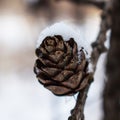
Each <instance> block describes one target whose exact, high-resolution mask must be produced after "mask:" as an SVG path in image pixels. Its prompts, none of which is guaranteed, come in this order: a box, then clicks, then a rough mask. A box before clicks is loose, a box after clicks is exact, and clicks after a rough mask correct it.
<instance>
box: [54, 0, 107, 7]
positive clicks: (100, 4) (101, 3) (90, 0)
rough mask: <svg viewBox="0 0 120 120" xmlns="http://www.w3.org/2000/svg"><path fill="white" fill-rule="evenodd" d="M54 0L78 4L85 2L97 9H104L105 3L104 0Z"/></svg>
mask: <svg viewBox="0 0 120 120" xmlns="http://www.w3.org/2000/svg"><path fill="white" fill-rule="evenodd" d="M55 1H56V2H61V1H67V2H72V3H74V4H77V5H80V4H85V5H87V4H88V5H94V6H96V7H97V8H99V9H104V7H105V5H106V3H107V2H106V1H95V0H55Z"/></svg>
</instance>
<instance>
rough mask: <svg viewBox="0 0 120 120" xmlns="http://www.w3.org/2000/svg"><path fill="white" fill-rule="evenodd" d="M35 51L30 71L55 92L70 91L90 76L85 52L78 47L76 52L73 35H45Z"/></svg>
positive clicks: (65, 93) (80, 86)
mask: <svg viewBox="0 0 120 120" xmlns="http://www.w3.org/2000/svg"><path fill="white" fill-rule="evenodd" d="M78 53H79V55H78ZM36 55H37V57H38V59H37V60H36V62H35V66H34V72H35V74H36V76H37V78H38V80H39V82H40V83H41V84H42V85H44V87H46V88H47V89H49V90H50V91H52V92H53V93H54V94H55V95H59V96H60V95H61V96H62V95H73V94H75V93H76V92H78V91H80V90H83V89H84V88H85V87H86V86H87V85H88V82H89V79H92V77H91V75H90V74H89V73H87V67H88V61H87V60H86V57H85V53H84V51H83V49H82V48H81V50H80V51H79V52H78V48H77V44H76V42H75V41H74V39H73V38H70V40H68V41H64V40H63V38H62V37H61V36H60V35H56V36H53V37H50V36H49V37H46V38H45V39H44V40H43V42H42V43H41V45H40V46H39V47H38V48H37V49H36Z"/></svg>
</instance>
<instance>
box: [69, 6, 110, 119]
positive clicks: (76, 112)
mask: <svg viewBox="0 0 120 120" xmlns="http://www.w3.org/2000/svg"><path fill="white" fill-rule="evenodd" d="M110 11H111V9H110V6H109V5H106V7H105V9H104V11H103V13H102V15H101V26H100V31H99V34H98V37H97V39H96V41H95V42H93V43H92V48H93V51H92V54H91V62H92V64H93V74H94V73H95V70H96V65H97V62H98V59H99V57H100V55H101V54H102V53H103V52H105V51H106V47H105V46H104V42H105V41H106V32H107V31H108V29H109V28H110V26H111V16H110ZM90 85H91V82H90V83H89V84H88V86H87V87H86V88H85V89H84V90H83V91H82V92H79V94H78V97H77V102H76V105H75V107H74V109H73V110H72V112H71V116H70V117H69V118H68V120H84V107H85V102H86V98H87V93H88V91H89V87H90Z"/></svg>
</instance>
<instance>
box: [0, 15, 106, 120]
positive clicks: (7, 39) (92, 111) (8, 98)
mask: <svg viewBox="0 0 120 120" xmlns="http://www.w3.org/2000/svg"><path fill="white" fill-rule="evenodd" d="M3 18H4V19H5V17H2V18H1V19H0V29H1V28H4V29H3V30H2V34H0V47H1V50H2V52H1V56H2V57H1V58H0V59H1V60H0V62H1V63H0V120H67V117H68V116H69V115H70V113H69V112H70V110H71V109H72V108H73V107H74V104H75V99H74V97H56V96H54V95H53V94H52V93H51V92H50V91H48V90H46V89H45V88H43V87H42V85H40V84H39V83H38V81H37V79H36V77H35V74H34V73H33V68H32V67H33V65H34V60H35V55H34V52H33V54H32V53H31V54H29V55H28V54H26V53H24V50H23V48H25V47H26V48H27V47H29V48H30V47H32V48H35V42H36V41H32V40H33V38H35V37H33V36H32V35H31V34H32V32H33V31H32V32H31V31H29V27H28V26H26V24H24V23H25V21H23V20H22V21H21V19H20V18H15V19H14V16H13V17H12V16H11V17H10V19H14V21H16V22H17V23H16V24H15V22H14V23H12V20H11V22H10V21H7V23H8V24H7V26H6V22H4V21H5V20H8V18H7V19H5V20H3ZM99 22H100V21H99V18H98V17H96V16H95V17H93V18H92V19H88V20H87V21H86V23H85V24H83V25H82V27H80V32H81V39H84V40H89V43H91V42H92V41H94V40H95V38H96V36H97V33H98V29H99ZM9 25H12V26H9ZM14 25H15V26H14ZM10 27H12V28H13V29H9V28H10ZM31 29H32V28H31ZM26 31H27V32H26ZM3 32H4V33H3ZM10 32H11V33H10ZM0 33H1V32H0ZM16 34H17V35H16ZM29 35H30V36H29ZM15 40H17V41H16V42H15ZM2 45H4V48H3V47H2ZM17 48H18V49H19V50H18V49H17ZM17 50H18V53H17V55H18V56H20V59H19V62H17V63H19V64H18V65H17V63H16V61H17V60H18V59H17V57H16V58H12V57H11V56H12V54H13V53H14V52H15V51H17ZM33 51H34V50H33ZM23 55H24V56H23ZM27 55H28V58H29V59H27V57H26V60H25V61H24V59H25V56H27ZM105 57H106V54H103V55H102V56H101V57H100V60H99V64H98V66H97V71H96V74H95V81H94V83H93V84H92V85H91V87H90V91H89V94H88V98H87V102H86V106H85V116H86V120H101V118H102V98H101V96H102V90H103V88H104V79H105V76H104V73H105V70H104V69H103V67H104V65H105ZM27 61H28V62H29V61H30V66H29V67H28V66H24V67H22V64H23V63H22V62H25V63H24V64H25V65H26V64H28V63H27ZM28 65H29V64H28ZM18 68H20V71H19V70H18Z"/></svg>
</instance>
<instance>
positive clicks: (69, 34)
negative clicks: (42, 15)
mask: <svg viewBox="0 0 120 120" xmlns="http://www.w3.org/2000/svg"><path fill="white" fill-rule="evenodd" d="M54 35H61V36H62V37H63V39H64V40H65V41H68V40H69V39H70V38H74V40H75V41H76V42H77V44H78V48H79V49H80V48H81V47H83V48H84V49H85V50H86V51H87V52H88V53H89V51H90V49H91V46H90V44H89V42H88V41H87V40H84V39H83V38H82V37H81V32H80V29H79V28H78V27H77V26H73V25H71V24H68V23H65V22H59V23H55V24H53V25H51V26H49V27H47V28H45V29H44V30H43V31H42V32H41V33H40V36H39V39H38V41H37V46H36V47H37V48H38V47H39V45H40V44H41V43H42V41H43V40H44V38H45V37H47V36H54ZM89 54H90V53H89Z"/></svg>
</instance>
